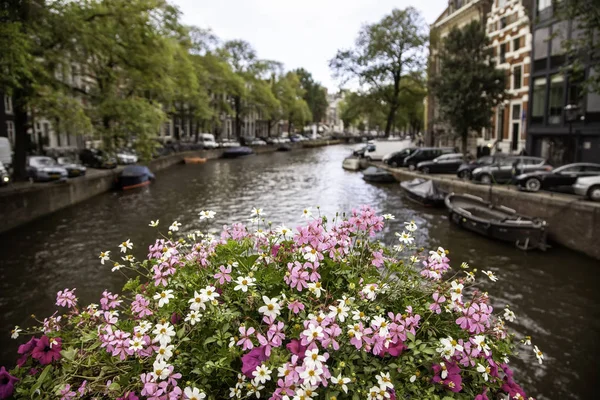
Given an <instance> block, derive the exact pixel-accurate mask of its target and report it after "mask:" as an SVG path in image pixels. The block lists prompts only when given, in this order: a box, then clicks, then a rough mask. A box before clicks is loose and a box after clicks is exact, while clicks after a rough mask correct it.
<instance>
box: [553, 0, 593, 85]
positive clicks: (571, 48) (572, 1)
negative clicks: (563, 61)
mask: <svg viewBox="0 0 600 400" xmlns="http://www.w3.org/2000/svg"><path fill="white" fill-rule="evenodd" d="M557 5H558V7H557V16H558V18H561V19H564V20H571V21H573V34H572V35H571V37H570V38H569V39H567V40H565V42H564V45H565V47H566V48H567V54H568V60H569V61H568V63H567V66H566V69H567V71H568V72H569V73H570V74H571V75H572V76H573V77H574V78H575V80H576V81H583V80H584V78H585V65H586V64H587V63H588V62H592V63H597V62H599V61H600V31H599V30H600V28H599V27H600V6H599V5H598V2H597V0H569V1H563V2H560V3H558V4H557ZM566 33H567V32H561V34H562V35H564V37H567V35H566ZM594 72H595V73H594V74H589V75H588V77H587V79H585V89H586V90H587V91H588V92H591V93H600V67H598V66H597V67H596V68H595V71H594Z"/></svg>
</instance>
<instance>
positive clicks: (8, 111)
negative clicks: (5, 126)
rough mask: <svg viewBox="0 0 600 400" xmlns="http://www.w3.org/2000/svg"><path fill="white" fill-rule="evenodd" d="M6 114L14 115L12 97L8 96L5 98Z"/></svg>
mask: <svg viewBox="0 0 600 400" xmlns="http://www.w3.org/2000/svg"><path fill="white" fill-rule="evenodd" d="M4 112H5V113H6V114H12V113H13V106H12V97H10V96H6V95H5V96H4Z"/></svg>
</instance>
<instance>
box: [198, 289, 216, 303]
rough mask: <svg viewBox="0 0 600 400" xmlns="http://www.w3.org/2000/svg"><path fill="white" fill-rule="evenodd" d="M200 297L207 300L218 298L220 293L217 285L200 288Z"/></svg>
mask: <svg viewBox="0 0 600 400" xmlns="http://www.w3.org/2000/svg"><path fill="white" fill-rule="evenodd" d="M200 297H201V298H202V301H204V302H207V301H213V300H216V299H217V297H220V295H219V293H217V288H216V287H214V286H210V285H209V286H207V287H205V288H204V289H200Z"/></svg>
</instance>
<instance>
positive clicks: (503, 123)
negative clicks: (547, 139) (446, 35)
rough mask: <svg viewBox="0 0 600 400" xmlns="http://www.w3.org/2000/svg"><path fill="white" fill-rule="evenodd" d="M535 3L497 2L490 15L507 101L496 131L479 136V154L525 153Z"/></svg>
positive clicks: (489, 28) (521, 0) (496, 112)
mask: <svg viewBox="0 0 600 400" xmlns="http://www.w3.org/2000/svg"><path fill="white" fill-rule="evenodd" d="M532 3H533V1H532V0H494V1H493V3H492V8H491V11H490V13H489V14H488V18H487V24H486V33H487V35H488V37H489V38H490V42H491V44H492V46H493V49H494V61H495V62H496V65H497V68H500V69H503V70H505V71H506V78H507V79H506V90H507V99H506V100H505V101H504V103H503V104H501V105H500V106H498V107H496V109H495V110H494V113H493V117H492V128H491V129H486V130H484V131H483V132H481V133H480V134H479V135H478V138H477V153H478V154H484V153H486V151H485V149H486V148H487V149H489V150H490V151H492V150H495V151H502V152H504V153H507V154H511V153H513V154H514V153H517V154H518V153H520V152H521V151H523V149H525V143H526V136H527V124H526V119H527V118H526V117H527V110H528V108H529V107H528V104H529V77H530V72H531V57H530V54H531V41H532V40H531V18H530V10H531V4H532Z"/></svg>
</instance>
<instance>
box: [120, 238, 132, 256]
mask: <svg viewBox="0 0 600 400" xmlns="http://www.w3.org/2000/svg"><path fill="white" fill-rule="evenodd" d="M119 248H120V249H121V253H127V249H129V250H131V249H132V248H133V243H131V241H130V240H129V239H127V240H126V241H125V242H123V243H121V244H120V245H119Z"/></svg>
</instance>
